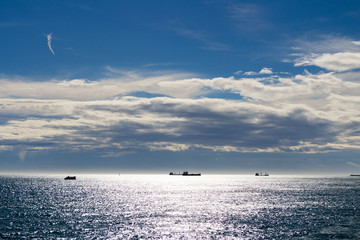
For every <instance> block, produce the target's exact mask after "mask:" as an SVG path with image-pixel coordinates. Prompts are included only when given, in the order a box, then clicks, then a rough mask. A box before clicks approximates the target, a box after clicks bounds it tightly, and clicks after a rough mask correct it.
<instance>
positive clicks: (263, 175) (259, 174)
mask: <svg viewBox="0 0 360 240" xmlns="http://www.w3.org/2000/svg"><path fill="white" fill-rule="evenodd" d="M255 176H257V177H268V176H269V174H268V173H262V172H261V173H255Z"/></svg>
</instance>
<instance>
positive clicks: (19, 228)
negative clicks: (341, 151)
mask: <svg viewBox="0 0 360 240" xmlns="http://www.w3.org/2000/svg"><path fill="white" fill-rule="evenodd" d="M64 177H65V176H63V175H49V176H46V175H39V176H36V175H31V176H29V175H24V176H21V175H18V176H8V175H7V176H0V202H1V205H0V239H360V178H359V177H350V176H349V177H346V176H344V177H310V176H269V177H255V176H246V175H203V176H201V177H189V176H187V177H186V176H169V175H167V174H163V175H149V174H144V175H130V174H129V175H126V174H121V175H119V174H118V175H78V176H77V180H73V181H71V180H67V181H66V180H64Z"/></svg>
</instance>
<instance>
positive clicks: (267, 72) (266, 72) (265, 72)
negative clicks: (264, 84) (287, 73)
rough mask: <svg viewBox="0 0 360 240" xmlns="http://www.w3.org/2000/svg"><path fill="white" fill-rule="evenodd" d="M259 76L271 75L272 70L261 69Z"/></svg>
mask: <svg viewBox="0 0 360 240" xmlns="http://www.w3.org/2000/svg"><path fill="white" fill-rule="evenodd" d="M259 74H273V71H272V68H266V67H264V68H262V69H261V70H260V72H259Z"/></svg>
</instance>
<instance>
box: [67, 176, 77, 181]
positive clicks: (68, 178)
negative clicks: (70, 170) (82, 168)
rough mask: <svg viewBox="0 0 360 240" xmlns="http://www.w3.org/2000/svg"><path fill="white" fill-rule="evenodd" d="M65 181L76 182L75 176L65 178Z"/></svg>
mask: <svg viewBox="0 0 360 240" xmlns="http://www.w3.org/2000/svg"><path fill="white" fill-rule="evenodd" d="M64 179H65V180H76V177H75V176H67V177H66V178H64Z"/></svg>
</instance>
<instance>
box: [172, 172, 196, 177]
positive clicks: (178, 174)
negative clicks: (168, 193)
mask: <svg viewBox="0 0 360 240" xmlns="http://www.w3.org/2000/svg"><path fill="white" fill-rule="evenodd" d="M169 175H170V176H201V173H188V172H183V173H173V172H170V173H169Z"/></svg>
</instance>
